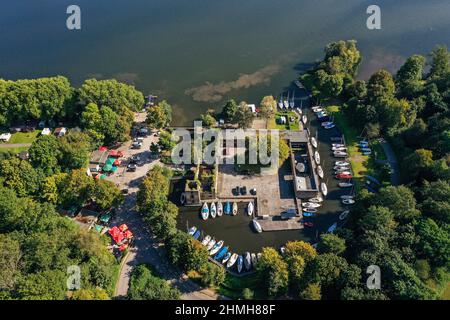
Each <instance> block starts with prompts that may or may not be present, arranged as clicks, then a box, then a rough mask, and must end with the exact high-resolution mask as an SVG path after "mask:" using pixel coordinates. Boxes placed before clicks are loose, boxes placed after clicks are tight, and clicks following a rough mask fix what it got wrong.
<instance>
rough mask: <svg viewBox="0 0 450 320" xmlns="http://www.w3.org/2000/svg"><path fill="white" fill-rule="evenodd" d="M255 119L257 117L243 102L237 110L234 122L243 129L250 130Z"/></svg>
mask: <svg viewBox="0 0 450 320" xmlns="http://www.w3.org/2000/svg"><path fill="white" fill-rule="evenodd" d="M254 117H255V116H254V115H253V112H252V111H251V110H250V108H249V107H248V105H247V103H246V102H244V101H242V102H241V103H240V104H239V106H238V108H237V111H236V113H235V115H234V118H233V122H234V123H236V124H238V125H239V127H240V128H242V129H248V128H250V127H251V126H252V123H253V119H254Z"/></svg>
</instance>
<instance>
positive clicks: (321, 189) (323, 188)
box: [320, 182, 328, 197]
mask: <svg viewBox="0 0 450 320" xmlns="http://www.w3.org/2000/svg"><path fill="white" fill-rule="evenodd" d="M320 191H322V194H323V196H324V197H326V196H327V194H328V188H327V185H326V183H325V182H322V183H321V184H320Z"/></svg>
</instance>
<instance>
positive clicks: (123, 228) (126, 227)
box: [119, 223, 128, 232]
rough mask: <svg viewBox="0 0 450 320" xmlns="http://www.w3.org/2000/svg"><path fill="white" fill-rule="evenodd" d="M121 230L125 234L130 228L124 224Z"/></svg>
mask: <svg viewBox="0 0 450 320" xmlns="http://www.w3.org/2000/svg"><path fill="white" fill-rule="evenodd" d="M119 230H120V231H122V232H125V231H127V230H128V226H127V225H126V224H125V223H124V224H122V225H121V226H120V227H119Z"/></svg>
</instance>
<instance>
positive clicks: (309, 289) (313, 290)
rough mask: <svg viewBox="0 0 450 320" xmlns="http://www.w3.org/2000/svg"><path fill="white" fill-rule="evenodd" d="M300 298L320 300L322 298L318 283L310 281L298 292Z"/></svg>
mask: <svg viewBox="0 0 450 320" xmlns="http://www.w3.org/2000/svg"><path fill="white" fill-rule="evenodd" d="M300 298H301V299H302V300H320V299H321V298H322V294H321V288H320V285H319V284H318V283H310V284H308V285H307V286H306V288H305V289H304V290H303V291H302V292H301V293H300Z"/></svg>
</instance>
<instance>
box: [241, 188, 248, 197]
mask: <svg viewBox="0 0 450 320" xmlns="http://www.w3.org/2000/svg"><path fill="white" fill-rule="evenodd" d="M241 195H243V196H245V195H247V187H246V186H243V187H241Z"/></svg>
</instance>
